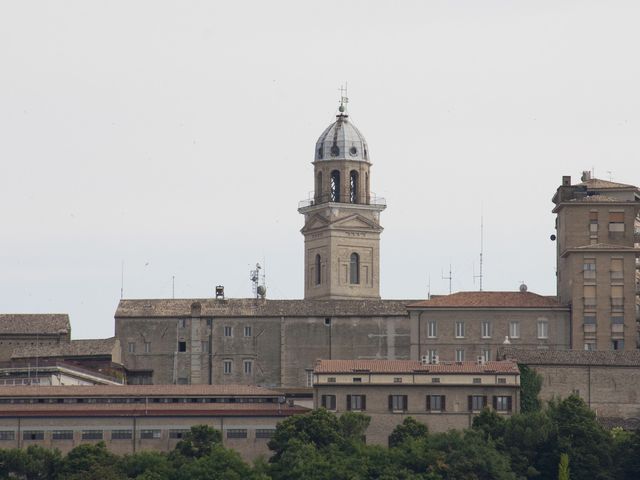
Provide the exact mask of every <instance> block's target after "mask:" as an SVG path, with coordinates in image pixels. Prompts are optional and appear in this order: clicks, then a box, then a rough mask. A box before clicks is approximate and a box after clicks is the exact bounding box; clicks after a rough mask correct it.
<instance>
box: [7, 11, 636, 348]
mask: <svg viewBox="0 0 640 480" xmlns="http://www.w3.org/2000/svg"><path fill="white" fill-rule="evenodd" d="M639 20H640V3H638V2H637V1H629V2H616V1H607V2H589V1H579V2H578V1H575V2H574V1H557V0H555V1H548V2H545V1H540V0H536V1H531V2H515V1H477V0H473V1H465V2H463V1H458V2H455V1H447V2H435V1H430V2H425V1H416V2H408V1H403V2H399V1H394V2H382V1H361V2H349V1H340V2H332V1H324V2H300V1H291V2H274V1H269V2H260V1H256V2H211V1H203V2H195V1H191V2H185V1H176V2H164V1H158V0H155V1H145V2H143V1H137V2H131V1H127V2H116V1H109V2H106V1H105V2H95V1H86V0H83V1H65V2H44V1H42V2H19V1H5V2H2V3H0V204H1V209H0V215H1V226H2V229H1V232H2V234H1V236H0V247H1V248H0V311H1V312H5V313H8V312H68V313H69V314H70V315H71V321H72V327H73V334H74V337H96V336H98V337H100V336H107V335H111V334H112V332H113V313H114V311H115V308H116V306H117V302H118V298H119V296H120V266H121V261H122V260H124V262H125V296H126V297H131V298H144V297H170V296H171V277H172V275H175V276H176V296H177V297H206V296H211V295H212V293H213V288H214V286H215V285H216V284H224V285H225V287H226V293H227V295H228V296H232V297H241V296H249V295H250V293H251V290H250V284H249V280H248V274H249V269H250V266H251V265H253V264H255V262H257V261H260V262H262V261H263V259H266V272H267V287H268V296H270V297H272V298H300V297H301V296H302V291H303V289H302V278H303V271H302V246H303V239H302V235H301V234H300V233H299V229H300V228H301V226H302V218H301V216H300V215H299V214H298V213H297V211H296V208H297V202H298V201H299V200H301V199H303V198H305V197H306V196H307V193H308V192H309V191H310V190H312V189H313V167H312V165H311V164H310V162H311V161H312V160H313V149H314V145H315V141H316V139H317V137H318V136H319V135H320V133H322V131H323V129H324V128H325V127H326V126H327V125H328V124H329V123H330V122H332V121H333V119H334V115H335V110H336V107H337V100H338V96H339V92H338V87H339V86H340V84H341V83H343V82H344V81H348V83H349V97H350V104H349V107H350V108H349V110H350V114H351V118H352V120H353V122H354V123H355V124H356V125H357V126H358V128H359V129H360V131H361V132H362V133H363V134H364V135H365V137H366V138H367V141H368V143H369V147H370V152H371V157H372V160H373V163H374V166H373V168H372V189H373V190H374V191H375V192H376V193H377V194H378V195H380V196H384V197H386V198H387V202H388V208H387V210H386V211H385V212H384V213H383V214H382V224H383V226H384V227H385V231H384V233H383V235H382V251H381V264H382V265H381V291H382V294H383V297H385V298H423V297H425V296H426V292H427V283H428V278H429V276H430V277H431V290H432V292H433V293H446V292H447V291H448V285H447V281H446V280H442V279H441V271H442V269H445V270H446V269H448V265H449V262H451V264H452V268H453V277H454V278H453V288H454V290H472V289H477V283H475V284H474V281H473V278H472V277H473V272H474V268H475V271H476V272H477V269H478V253H479V224H480V211H481V205H482V209H483V211H484V218H485V283H484V286H485V289H493V290H498V289H506V290H515V289H517V287H518V284H519V281H520V280H525V281H526V282H527V283H528V285H529V288H530V290H533V291H535V292H539V293H543V294H554V293H555V275H554V270H555V266H554V265H555V258H554V255H555V250H554V248H555V246H554V244H553V243H552V242H551V241H550V240H549V235H550V234H551V233H553V232H554V230H553V222H554V219H553V215H552V214H551V212H550V211H551V208H552V204H551V202H550V199H551V196H552V195H553V193H554V191H555V188H556V187H557V185H558V184H559V182H560V179H561V176H562V175H566V174H570V175H572V176H573V177H574V179H576V178H578V177H579V175H580V171H581V170H583V169H590V168H592V167H593V168H594V169H595V173H596V176H599V177H602V178H606V179H608V178H609V177H610V175H611V176H612V178H613V179H614V180H617V181H621V182H625V183H634V184H640V173H639V169H638V164H639V163H638V159H639V158H640V142H639V139H640V135H639V127H640V108H639V107H640V105H639V103H640V94H639V93H638V91H639V88H640V87H639V86H640V63H639V60H638V59H639V55H638V47H639V46H640V29H639V28H638V24H639ZM608 172H611V173H610V174H609V173H608ZM474 264H475V266H474Z"/></svg>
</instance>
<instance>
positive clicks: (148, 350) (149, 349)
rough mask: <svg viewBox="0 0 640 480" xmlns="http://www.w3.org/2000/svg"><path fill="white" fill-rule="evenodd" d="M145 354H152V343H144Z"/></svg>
mask: <svg viewBox="0 0 640 480" xmlns="http://www.w3.org/2000/svg"><path fill="white" fill-rule="evenodd" d="M144 353H151V342H144Z"/></svg>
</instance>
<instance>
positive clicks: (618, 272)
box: [611, 258, 624, 281]
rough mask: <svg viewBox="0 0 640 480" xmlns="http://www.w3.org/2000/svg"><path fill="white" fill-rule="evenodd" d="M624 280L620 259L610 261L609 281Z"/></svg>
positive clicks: (622, 264)
mask: <svg viewBox="0 0 640 480" xmlns="http://www.w3.org/2000/svg"><path fill="white" fill-rule="evenodd" d="M623 278H624V263H623V260H622V258H612V259H611V280H614V281H615V280H622V279H623Z"/></svg>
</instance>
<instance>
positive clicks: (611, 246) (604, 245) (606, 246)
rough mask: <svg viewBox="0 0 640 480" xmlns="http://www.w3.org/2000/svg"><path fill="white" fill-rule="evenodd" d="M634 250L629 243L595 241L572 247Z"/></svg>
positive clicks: (578, 248)
mask: <svg viewBox="0 0 640 480" xmlns="http://www.w3.org/2000/svg"><path fill="white" fill-rule="evenodd" d="M591 249H596V250H612V249H614V250H634V249H635V247H631V246H629V245H614V244H612V243H595V244H593V245H580V246H579V247H573V250H591Z"/></svg>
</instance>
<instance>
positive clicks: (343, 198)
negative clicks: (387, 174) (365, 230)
mask: <svg viewBox="0 0 640 480" xmlns="http://www.w3.org/2000/svg"><path fill="white" fill-rule="evenodd" d="M363 200H364V201H363ZM323 203H342V204H346V205H375V206H382V207H386V206H387V201H386V199H384V198H383V197H376V195H375V193H373V192H372V193H371V195H369V197H365V198H364V199H360V198H357V199H356V201H355V202H352V201H351V196H350V195H349V194H345V195H340V196H339V197H338V198H337V199H336V198H334V197H333V196H331V195H318V196H315V195H314V194H313V192H311V193H310V194H309V198H307V199H306V200H300V201H299V202H298V208H305V207H312V206H313V205H320V204H323Z"/></svg>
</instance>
